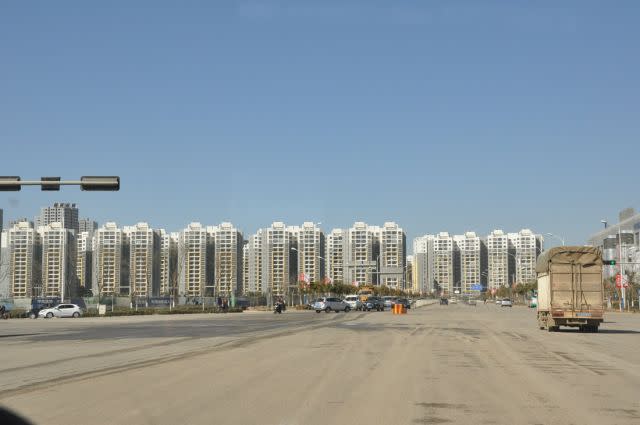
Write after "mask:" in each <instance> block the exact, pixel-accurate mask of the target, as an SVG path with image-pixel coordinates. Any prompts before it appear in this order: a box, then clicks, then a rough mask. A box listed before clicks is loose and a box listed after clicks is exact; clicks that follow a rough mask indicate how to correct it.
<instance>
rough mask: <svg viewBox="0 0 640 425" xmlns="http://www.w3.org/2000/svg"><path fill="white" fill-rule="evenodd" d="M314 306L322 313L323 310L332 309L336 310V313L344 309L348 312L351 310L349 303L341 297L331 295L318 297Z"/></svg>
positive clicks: (328, 310)
mask: <svg viewBox="0 0 640 425" xmlns="http://www.w3.org/2000/svg"><path fill="white" fill-rule="evenodd" d="M313 308H314V309H315V310H316V313H320V312H321V311H324V312H325V313H329V312H330V311H335V312H336V313H337V312H339V311H344V312H345V313H346V312H347V311H349V310H351V307H350V306H349V304H347V303H346V302H344V301H342V300H341V299H340V298H331V297H323V298H318V299H317V300H316V303H315V304H314V305H313Z"/></svg>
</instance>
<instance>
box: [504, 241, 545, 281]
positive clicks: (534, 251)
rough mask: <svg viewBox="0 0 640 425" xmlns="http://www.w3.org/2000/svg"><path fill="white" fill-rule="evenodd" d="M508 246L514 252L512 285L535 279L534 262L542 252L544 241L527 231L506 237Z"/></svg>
mask: <svg viewBox="0 0 640 425" xmlns="http://www.w3.org/2000/svg"><path fill="white" fill-rule="evenodd" d="M507 237H508V239H509V243H510V245H511V246H512V247H513V250H515V265H514V266H515V271H514V272H513V273H512V279H511V282H512V284H514V283H515V284H524V283H529V282H531V281H534V280H535V279H536V260H537V258H538V254H539V253H540V252H541V251H542V245H543V242H544V239H543V238H542V236H540V235H536V234H535V233H533V232H532V231H531V230H529V229H522V230H520V231H519V232H518V233H509V234H508V235H507Z"/></svg>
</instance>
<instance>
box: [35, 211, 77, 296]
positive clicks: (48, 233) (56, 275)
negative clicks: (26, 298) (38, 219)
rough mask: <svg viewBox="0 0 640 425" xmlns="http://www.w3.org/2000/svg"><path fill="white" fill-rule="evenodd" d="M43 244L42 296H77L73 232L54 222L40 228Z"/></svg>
mask: <svg viewBox="0 0 640 425" xmlns="http://www.w3.org/2000/svg"><path fill="white" fill-rule="evenodd" d="M38 233H39V235H40V239H41V241H42V242H41V243H42V295H43V296H47V297H61V298H62V299H63V300H64V299H65V298H68V297H70V296H72V295H76V294H75V291H76V287H75V285H76V279H75V275H76V270H75V268H74V266H73V263H74V262H75V260H76V245H75V241H74V233H73V231H72V230H69V229H65V228H64V227H62V223H59V222H53V223H50V224H48V225H46V226H42V227H40V228H38Z"/></svg>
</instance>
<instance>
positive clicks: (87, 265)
mask: <svg viewBox="0 0 640 425" xmlns="http://www.w3.org/2000/svg"><path fill="white" fill-rule="evenodd" d="M93 235H94V233H93V232H80V233H79V234H78V237H77V238H76V278H77V279H78V288H79V289H80V292H81V293H83V294H84V293H86V290H88V289H91V287H92V285H91V279H92V276H93Z"/></svg>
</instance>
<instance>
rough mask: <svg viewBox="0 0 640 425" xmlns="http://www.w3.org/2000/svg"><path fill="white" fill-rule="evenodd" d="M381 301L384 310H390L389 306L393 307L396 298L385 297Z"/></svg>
mask: <svg viewBox="0 0 640 425" xmlns="http://www.w3.org/2000/svg"><path fill="white" fill-rule="evenodd" d="M382 300H383V302H384V307H385V308H391V306H393V304H394V303H395V302H396V300H397V297H390V296H386V297H382Z"/></svg>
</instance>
